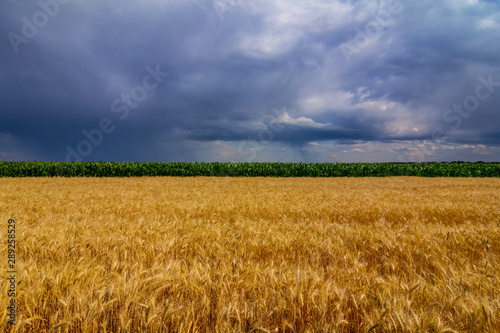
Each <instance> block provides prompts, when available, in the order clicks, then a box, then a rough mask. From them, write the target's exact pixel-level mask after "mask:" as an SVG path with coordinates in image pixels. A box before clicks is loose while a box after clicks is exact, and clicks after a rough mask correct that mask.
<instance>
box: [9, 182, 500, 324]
mask: <svg viewBox="0 0 500 333" xmlns="http://www.w3.org/2000/svg"><path fill="white" fill-rule="evenodd" d="M9 218H12V219H15V221H16V222H17V240H18V248H17V258H18V264H17V265H18V266H17V269H18V281H19V284H18V292H19V295H18V297H17V301H18V306H19V307H18V314H17V316H18V322H17V325H16V326H15V327H14V328H13V330H15V331H18V332H106V331H107V332H368V331H369V332H417V331H418V332H453V331H456V332H499V331H500V282H499V268H500V257H499V256H500V179H498V178H421V177H386V178H232V177H230V178H229V177H196V178H194V177H193V178H186V177H179V178H177V177H145V178H61V177H56V178H1V179H0V220H1V221H2V223H3V227H2V228H3V230H4V233H3V234H4V237H5V234H6V233H5V231H6V230H7V227H6V226H7V220H8V219H9ZM4 239H5V238H4ZM1 244H2V245H1V248H2V253H3V258H4V262H6V259H5V258H6V255H5V254H6V249H7V246H6V241H2V243H1ZM4 267H5V266H4ZM7 302H8V298H7V293H6V292H2V293H1V294H0V304H7ZM2 306H3V305H2ZM0 316H1V317H0V326H1V327H2V329H3V328H4V327H6V325H7V319H6V316H5V313H4V312H3V311H2V312H0Z"/></svg>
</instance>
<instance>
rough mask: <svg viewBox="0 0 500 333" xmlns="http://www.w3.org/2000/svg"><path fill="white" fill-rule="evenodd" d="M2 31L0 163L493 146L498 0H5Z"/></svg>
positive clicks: (466, 150) (349, 154) (433, 151)
mask: <svg viewBox="0 0 500 333" xmlns="http://www.w3.org/2000/svg"><path fill="white" fill-rule="evenodd" d="M0 31H1V32H2V37H1V38H2V39H1V42H0V94H1V102H2V103H1V108H0V160H5V161H10V160H47V161H64V160H104V161H198V162H201V161H206V162H210V161H221V162H224V161H231V162H236V161H241V162H247V161H248V162H251V161H255V162H260V161H283V162H299V161H302V162H384V161H456V160H465V161H479V160H481V161H499V160H500V126H499V125H500V117H499V114H500V3H499V2H498V1H496V0H440V1H435V0H432V1H430V0H419V1H394V0H391V1H389V0H387V1H386V0H365V1H362V0H359V1H356V0H324V1H323V0H307V1H301V0H295V1H288V0H286V1H285V0H248V1H243V0H207V1H205V0H186V1H181V0H109V1H97V0H85V1H84V0H64V1H63V0H59V1H56V0H41V1H40V2H36V1H17V0H3V1H1V2H0Z"/></svg>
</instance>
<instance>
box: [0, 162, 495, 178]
mask: <svg viewBox="0 0 500 333" xmlns="http://www.w3.org/2000/svg"><path fill="white" fill-rule="evenodd" d="M54 176H61V177H142V176H153V177H155V176H173V177H191V176H208V177H211V176H222V177H391V176H421V177H500V163H484V162H477V163H465V162H450V163H218V162H215V163H118V162H0V177H54Z"/></svg>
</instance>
